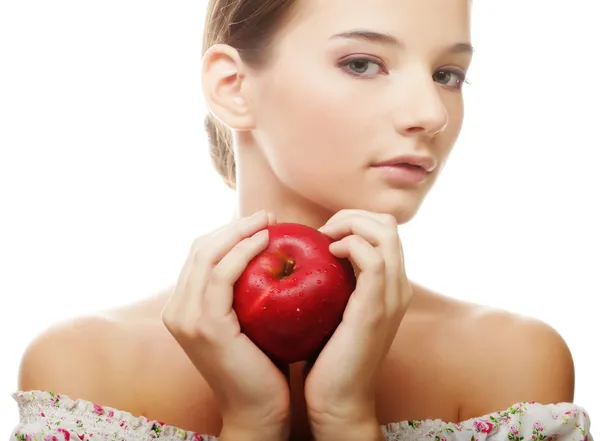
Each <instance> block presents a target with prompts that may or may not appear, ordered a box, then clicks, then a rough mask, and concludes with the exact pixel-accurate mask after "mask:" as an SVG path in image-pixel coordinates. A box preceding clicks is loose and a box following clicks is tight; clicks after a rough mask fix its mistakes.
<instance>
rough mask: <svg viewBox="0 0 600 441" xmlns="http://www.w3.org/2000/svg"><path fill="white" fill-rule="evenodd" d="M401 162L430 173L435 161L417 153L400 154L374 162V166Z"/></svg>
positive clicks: (399, 163) (433, 168)
mask: <svg viewBox="0 0 600 441" xmlns="http://www.w3.org/2000/svg"><path fill="white" fill-rule="evenodd" d="M401 164H410V165H415V166H418V167H421V168H422V169H423V170H425V171H426V172H428V173H430V172H432V171H433V170H435V167H436V162H435V159H433V158H432V157H431V156H419V155H402V156H396V157H394V158H391V159H388V160H386V161H383V162H378V163H377V164H374V166H375V167H385V166H394V165H401Z"/></svg>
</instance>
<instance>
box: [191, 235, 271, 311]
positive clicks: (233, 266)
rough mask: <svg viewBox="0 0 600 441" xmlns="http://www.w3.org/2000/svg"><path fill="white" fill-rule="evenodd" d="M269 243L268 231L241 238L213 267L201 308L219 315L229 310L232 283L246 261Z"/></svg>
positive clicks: (231, 301)
mask: <svg viewBox="0 0 600 441" xmlns="http://www.w3.org/2000/svg"><path fill="white" fill-rule="evenodd" d="M268 243H269V232H268V231H267V230H262V231H259V232H258V233H255V234H254V235H253V236H251V237H249V238H246V239H243V240H242V241H241V242H239V243H238V244H237V245H235V246H234V247H233V248H232V249H231V251H230V252H229V253H227V254H226V255H225V256H224V257H223V258H222V259H221V261H220V262H219V263H218V264H217V265H216V266H215V267H214V268H213V270H212V272H211V274H210V278H209V282H208V286H207V287H206V290H205V292H204V296H203V299H202V310H203V311H205V312H206V313H207V314H208V315H210V316H214V317H219V316H225V315H227V314H229V313H230V312H231V308H232V305H233V285H234V284H235V282H236V281H237V280H238V279H239V278H240V276H241V275H242V273H243V272H244V269H246V267H247V266H248V263H250V261H251V260H252V259H253V258H254V257H256V256H257V255H258V254H259V253H260V252H261V251H263V250H264V249H265V248H266V247H267V245H268Z"/></svg>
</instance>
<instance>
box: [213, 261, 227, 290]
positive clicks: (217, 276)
mask: <svg viewBox="0 0 600 441" xmlns="http://www.w3.org/2000/svg"><path fill="white" fill-rule="evenodd" d="M229 279H230V277H229V272H228V271H227V269H226V268H225V267H224V266H223V265H217V266H215V267H214V269H213V270H212V272H211V274H210V284H211V285H215V286H219V285H224V284H228V283H229V282H230V280H229Z"/></svg>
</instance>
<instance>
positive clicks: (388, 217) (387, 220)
mask: <svg viewBox="0 0 600 441" xmlns="http://www.w3.org/2000/svg"><path fill="white" fill-rule="evenodd" d="M381 221H382V222H383V223H384V224H385V225H387V226H390V227H394V228H396V227H397V226H398V221H397V220H396V217H395V216H394V215H392V214H389V213H384V214H382V215H381Z"/></svg>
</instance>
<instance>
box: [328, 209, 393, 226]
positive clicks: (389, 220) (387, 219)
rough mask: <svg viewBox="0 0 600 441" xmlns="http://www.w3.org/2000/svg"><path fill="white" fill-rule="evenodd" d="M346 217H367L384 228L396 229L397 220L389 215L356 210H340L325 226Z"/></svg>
mask: <svg viewBox="0 0 600 441" xmlns="http://www.w3.org/2000/svg"><path fill="white" fill-rule="evenodd" d="M347 216H362V217H369V218H372V219H375V220H376V221H378V222H381V223H382V224H383V225H384V226H391V227H395V228H397V227H398V220H397V219H396V218H395V217H394V216H392V215H391V214H389V213H377V212H374V211H367V210H358V209H345V210H340V211H338V212H337V213H335V214H334V215H333V216H332V217H331V218H329V220H328V221H327V222H326V223H325V225H327V224H329V223H333V222H337V221H338V220H339V219H341V218H344V217H347Z"/></svg>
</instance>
